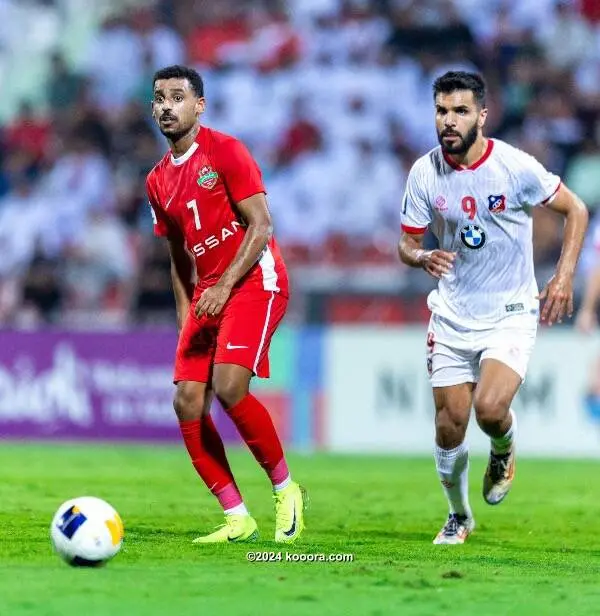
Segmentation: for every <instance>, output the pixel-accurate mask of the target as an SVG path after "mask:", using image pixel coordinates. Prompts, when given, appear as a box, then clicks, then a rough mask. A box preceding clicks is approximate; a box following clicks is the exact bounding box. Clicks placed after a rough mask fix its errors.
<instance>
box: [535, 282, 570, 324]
mask: <svg viewBox="0 0 600 616" xmlns="http://www.w3.org/2000/svg"><path fill="white" fill-rule="evenodd" d="M538 299H540V300H545V303H544V308H543V309H542V321H547V322H548V325H552V324H553V323H562V320H563V317H564V316H565V314H566V315H567V316H568V317H569V318H570V317H571V316H573V279H572V277H571V276H552V278H550V280H549V281H548V284H547V285H546V286H545V287H544V288H543V290H542V292H541V293H540V294H539V295H538Z"/></svg>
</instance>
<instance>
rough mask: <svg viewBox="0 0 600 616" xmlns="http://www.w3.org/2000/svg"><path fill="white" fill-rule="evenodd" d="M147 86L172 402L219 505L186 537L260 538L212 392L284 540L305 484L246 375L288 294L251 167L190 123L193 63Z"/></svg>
mask: <svg viewBox="0 0 600 616" xmlns="http://www.w3.org/2000/svg"><path fill="white" fill-rule="evenodd" d="M153 89H154V93H153V100H152V114H153V117H154V119H155V120H156V122H157V124H158V127H159V129H160V131H161V133H162V134H163V135H164V136H165V137H166V138H167V141H168V142H169V146H170V152H168V153H167V154H165V156H164V157H163V158H162V160H161V161H160V162H159V163H158V164H157V165H156V166H155V167H154V169H152V171H151V172H150V173H149V174H148V178H147V180H146V189H147V192H148V197H149V200H150V206H151V208H152V214H153V219H154V229H155V233H156V235H159V236H163V237H166V238H167V241H168V244H169V250H170V254H171V277H172V282H173V291H174V294H175V302H176V308H177V325H178V330H179V340H178V345H177V351H176V357H175V374H174V381H175V383H176V386H177V389H176V393H175V400H174V407H175V411H176V413H177V417H178V419H179V422H180V428H181V433H182V436H183V439H184V441H185V445H186V448H187V450H188V452H189V455H190V457H191V459H192V463H193V465H194V468H195V469H196V471H197V473H198V474H199V475H200V477H201V478H202V480H203V481H204V483H205V484H206V486H207V487H208V489H209V490H210V491H211V492H212V493H213V494H214V495H215V496H216V498H217V500H218V501H219V503H220V505H221V507H222V508H223V510H224V512H225V524H224V525H223V526H221V527H219V528H218V529H217V530H216V531H215V532H213V533H211V534H209V535H206V536H203V537H198V538H197V539H195V540H194V542H195V543H221V542H229V541H254V540H255V539H256V538H257V536H258V529H257V524H256V521H255V520H254V518H252V517H251V516H250V514H249V513H248V510H247V509H246V506H245V504H244V501H243V499H242V496H241V494H240V491H239V489H238V486H237V485H236V482H235V479H234V477H233V475H232V473H231V469H230V467H229V463H228V461H227V458H226V455H225V449H224V447H223V442H222V440H221V437H220V436H219V433H218V432H217V430H216V428H215V425H214V423H213V421H212V419H211V416H210V406H211V401H212V398H213V395H214V396H216V397H217V399H218V400H219V402H220V403H221V405H222V406H223V408H224V409H225V411H226V412H227V414H228V415H229V417H230V418H231V419H232V420H233V422H234V424H235V425H236V427H237V429H238V431H239V433H240V434H241V436H242V438H243V439H244V441H245V442H246V444H247V445H248V447H249V448H250V451H251V452H252V454H253V455H254V457H255V458H256V460H257V462H258V463H259V464H260V465H261V466H262V467H263V469H264V470H265V471H266V473H267V475H268V476H269V479H270V480H271V482H272V484H273V497H274V500H275V541H277V542H280V543H290V542H293V541H295V540H296V539H297V538H298V537H299V536H300V534H301V533H302V530H303V528H304V519H303V509H304V504H305V495H304V490H303V489H302V488H301V487H300V486H299V485H298V484H297V483H296V482H294V481H292V479H291V477H290V473H289V470H288V467H287V463H286V460H285V456H284V453H283V449H282V446H281V442H280V441H279V438H278V436H277V433H276V431H275V427H274V425H273V422H272V420H271V417H270V415H269V413H268V411H267V409H266V408H265V407H264V406H263V405H262V404H261V403H260V402H259V401H258V400H257V399H256V398H255V397H254V396H253V395H252V394H251V393H249V385H250V379H251V378H252V377H253V376H254V375H257V376H259V377H265V378H266V377H268V376H269V359H268V351H269V345H270V342H271V337H272V336H273V333H274V332H275V330H276V328H277V326H278V325H279V323H280V321H281V319H282V318H283V315H284V314H285V310H286V307H287V303H288V277H287V272H286V268H285V264H284V262H283V259H282V258H281V255H280V253H279V249H278V247H277V244H276V242H275V240H274V238H273V235H272V224H271V217H270V214H269V210H268V208H267V202H266V199H265V188H264V186H263V182H262V177H261V172H260V169H259V168H258V165H257V164H256V162H255V161H254V160H253V158H252V156H251V155H250V153H249V152H248V150H247V149H246V147H245V146H244V145H243V144H242V143H241V142H240V141H238V140H237V139H235V138H233V137H230V136H228V135H225V134H223V133H220V132H217V131H215V130H212V129H210V128H207V127H206V126H201V125H200V124H199V121H198V120H199V117H200V115H201V114H202V113H203V112H204V108H205V99H204V84H203V82H202V78H201V77H200V75H199V74H198V73H197V72H196V71H194V70H193V69H190V68H187V67H183V66H169V67H166V68H163V69H161V70H159V71H158V72H157V73H156V74H155V75H154V85H153ZM194 279H195V283H194Z"/></svg>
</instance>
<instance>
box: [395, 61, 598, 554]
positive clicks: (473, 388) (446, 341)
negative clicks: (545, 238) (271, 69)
mask: <svg viewBox="0 0 600 616" xmlns="http://www.w3.org/2000/svg"><path fill="white" fill-rule="evenodd" d="M433 92H434V99H435V121H436V129H437V133H438V139H439V142H440V147H437V148H435V149H434V150H432V151H431V152H429V153H428V154H426V155H425V156H422V157H421V158H419V159H418V160H417V161H416V162H415V164H414V165H413V167H412V169H411V171H410V174H409V176H408V180H407V186H406V193H405V195H404V199H403V203H402V215H401V221H402V230H403V233H402V237H401V239H400V243H399V246H398V251H399V255H400V259H401V260H402V261H403V262H404V263H406V264H407V265H410V266H412V267H421V268H423V269H424V270H425V271H426V272H427V273H429V274H431V275H432V276H434V277H435V278H438V279H439V283H438V287H437V289H436V290H434V291H432V292H431V294H430V295H429V298H428V306H429V309H430V310H431V313H432V315H431V321H430V324H429V330H428V333H427V342H426V344H427V369H428V372H429V376H430V380H431V385H432V387H433V397H434V402H435V411H436V414H435V431H436V446H435V461H436V467H437V471H438V474H439V476H440V480H441V482H442V486H443V488H444V491H445V493H446V496H447V498H448V503H449V507H450V514H449V516H448V519H447V521H446V523H445V525H444V526H443V528H442V529H441V531H440V532H439V533H438V535H437V536H436V538H435V539H434V543H436V544H459V543H464V541H465V539H466V538H467V537H468V536H469V534H470V533H471V532H472V531H473V529H474V527H475V522H474V519H473V514H472V511H471V507H470V505H469V499H468V466H469V465H468V448H467V444H466V443H465V441H464V439H465V432H466V429H467V424H468V422H469V417H470V414H471V408H472V407H474V409H475V415H476V418H477V422H478V424H479V427H480V428H481V429H482V430H483V431H484V432H485V433H486V434H487V435H488V436H489V437H490V440H491V452H490V457H489V463H488V466H487V470H486V472H485V476H484V480H483V497H484V499H485V500H486V502H488V503H489V504H490V505H496V504H498V503H500V502H501V501H502V500H503V499H504V497H505V496H506V494H507V493H508V491H509V489H510V487H511V484H512V481H513V477H514V473H515V446H514V441H515V433H516V421H515V415H514V413H513V412H512V410H511V408H510V406H511V403H512V400H513V398H514V396H515V394H516V393H517V391H518V389H519V387H520V385H521V382H522V381H523V378H524V377H525V372H526V370H527V364H528V361H529V356H530V355H531V351H532V349H533V345H534V342H535V336H536V330H537V322H538V314H539V300H545V303H544V307H543V309H542V313H541V319H542V320H546V321H547V322H548V324H550V325H551V324H552V323H555V322H560V321H561V320H562V318H563V316H564V315H565V314H568V315H569V316H570V315H571V314H572V312H573V275H574V272H575V267H576V264H577V259H578V257H579V253H580V250H581V245H582V242H583V238H584V235H585V231H586V227H587V220H588V214H587V208H586V207H585V205H584V204H583V203H582V201H581V200H580V199H579V198H578V197H577V196H576V195H575V194H573V193H572V192H571V191H570V190H569V189H568V188H567V187H566V186H565V185H564V184H562V183H561V181H560V179H559V178H558V177H557V176H555V175H554V174H552V173H550V172H548V171H546V169H544V167H543V166H542V165H541V164H540V163H539V162H538V161H537V160H535V159H534V158H532V157H531V156H529V155H528V154H526V153H524V152H523V151H521V150H518V149H516V148H514V147H512V146H510V145H508V144H507V143H504V142H502V141H500V140H498V139H490V138H486V137H484V135H483V127H484V125H485V121H486V116H487V109H486V105H485V84H484V82H483V80H482V78H481V77H480V76H479V75H477V74H473V73H465V72H448V73H446V74H445V75H443V76H442V77H440V78H439V79H437V80H436V81H435V83H434V85H433ZM534 207H546V208H549V209H552V210H554V211H555V212H558V213H559V214H561V215H562V216H564V218H565V228H564V238H563V246H562V252H561V256H560V259H559V261H558V264H557V267H556V273H555V275H554V276H553V277H552V278H551V280H550V281H549V282H548V284H547V285H546V287H545V288H544V289H543V290H542V292H541V293H538V289H537V285H536V281H535V277H534V268H533V246H532V218H531V217H532V208H534ZM427 228H429V229H430V230H431V231H432V232H433V234H434V235H435V236H436V238H437V240H438V242H439V249H438V250H426V249H424V248H423V236H424V233H425V231H426V230H427Z"/></svg>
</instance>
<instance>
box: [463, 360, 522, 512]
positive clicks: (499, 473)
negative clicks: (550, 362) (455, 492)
mask: <svg viewBox="0 0 600 616" xmlns="http://www.w3.org/2000/svg"><path fill="white" fill-rule="evenodd" d="M520 385H521V377H520V376H519V375H518V374H517V373H516V372H515V371H514V370H513V369H512V368H509V367H508V366H507V365H506V364H504V363H502V362H501V361H498V360H496V359H484V360H483V361H482V362H481V376H480V380H479V383H478V385H477V388H476V389H475V394H474V398H473V405H474V407H475V414H476V417H477V423H478V424H479V426H480V427H481V429H482V430H483V431H484V432H485V433H486V434H487V435H488V436H489V437H490V440H491V451H490V459H489V462H488V466H487V469H486V471H485V475H484V478H483V498H484V499H485V501H486V502H487V503H489V504H490V505H497V504H499V503H501V502H502V500H504V498H505V497H506V495H507V494H508V492H509V490H510V488H511V486H512V482H513V479H514V475H515V446H514V440H515V436H516V429H517V425H516V419H515V415H514V413H513V412H512V410H511V408H510V405H511V404H512V401H513V398H514V397H515V394H516V393H517V391H518V389H519V387H520Z"/></svg>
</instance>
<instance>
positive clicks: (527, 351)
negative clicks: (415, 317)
mask: <svg viewBox="0 0 600 616" xmlns="http://www.w3.org/2000/svg"><path fill="white" fill-rule="evenodd" d="M536 333H537V316H535V315H530V314H523V315H514V316H511V317H507V318H505V319H503V320H502V321H500V322H499V323H497V324H496V325H494V326H493V327H491V328H489V329H484V330H473V329H465V328H464V327H461V326H459V325H456V324H455V323H452V322H451V321H448V320H447V319H444V318H443V317H440V316H439V315H435V314H434V315H432V316H431V320H430V321H429V328H428V331H427V372H428V374H429V380H430V381H431V385H432V387H447V386H450V385H459V384H461V383H477V382H478V381H479V371H480V365H481V362H482V360H484V359H497V360H498V361H501V362H502V363H503V364H506V365H507V366H508V367H509V368H511V369H512V370H514V371H515V372H516V373H517V374H518V375H519V376H520V377H521V380H524V379H525V374H526V372H527V365H528V363H529V358H530V357H531V352H532V351H533V345H534V344H535V336H536Z"/></svg>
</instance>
